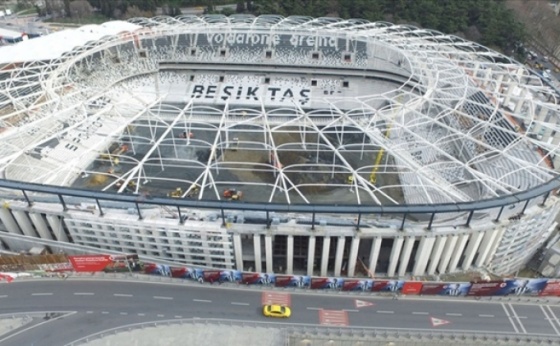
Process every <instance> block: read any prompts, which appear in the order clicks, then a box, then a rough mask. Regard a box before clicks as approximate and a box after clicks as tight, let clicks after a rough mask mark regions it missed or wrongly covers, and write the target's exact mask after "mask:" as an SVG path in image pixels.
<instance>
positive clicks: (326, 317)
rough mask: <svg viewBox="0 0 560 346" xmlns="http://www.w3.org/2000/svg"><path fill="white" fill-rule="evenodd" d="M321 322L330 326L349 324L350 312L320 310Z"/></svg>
mask: <svg viewBox="0 0 560 346" xmlns="http://www.w3.org/2000/svg"><path fill="white" fill-rule="evenodd" d="M319 323H320V324H322V325H329V326H347V325H348V324H349V321H348V312H346V311H344V310H321V311H319Z"/></svg>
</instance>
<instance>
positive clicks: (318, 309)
mask: <svg viewBox="0 0 560 346" xmlns="http://www.w3.org/2000/svg"><path fill="white" fill-rule="evenodd" d="M307 310H317V311H320V310H323V309H322V308H307Z"/></svg>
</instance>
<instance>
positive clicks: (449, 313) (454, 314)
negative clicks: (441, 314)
mask: <svg viewBox="0 0 560 346" xmlns="http://www.w3.org/2000/svg"><path fill="white" fill-rule="evenodd" d="M445 314H446V315H447V316H463V314H459V313H456V312H446V313H445Z"/></svg>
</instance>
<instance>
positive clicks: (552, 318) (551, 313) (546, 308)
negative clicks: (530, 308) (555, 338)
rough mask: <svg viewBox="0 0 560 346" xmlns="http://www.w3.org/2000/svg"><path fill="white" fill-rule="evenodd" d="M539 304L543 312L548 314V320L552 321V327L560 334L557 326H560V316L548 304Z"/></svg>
mask: <svg viewBox="0 0 560 346" xmlns="http://www.w3.org/2000/svg"><path fill="white" fill-rule="evenodd" d="M539 306H540V308H541V310H542V312H543V314H544V315H545V316H546V320H548V323H550V325H551V326H552V329H554V331H555V332H556V334H558V335H560V331H559V330H558V328H557V326H560V322H559V321H558V318H557V317H556V315H555V314H554V311H552V309H551V308H550V306H548V305H546V306H542V305H539ZM555 322H556V324H555Z"/></svg>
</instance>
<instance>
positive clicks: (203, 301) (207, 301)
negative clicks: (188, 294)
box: [193, 299, 212, 303]
mask: <svg viewBox="0 0 560 346" xmlns="http://www.w3.org/2000/svg"><path fill="white" fill-rule="evenodd" d="M193 302H199V303H212V301H211V300H206V299H193Z"/></svg>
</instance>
